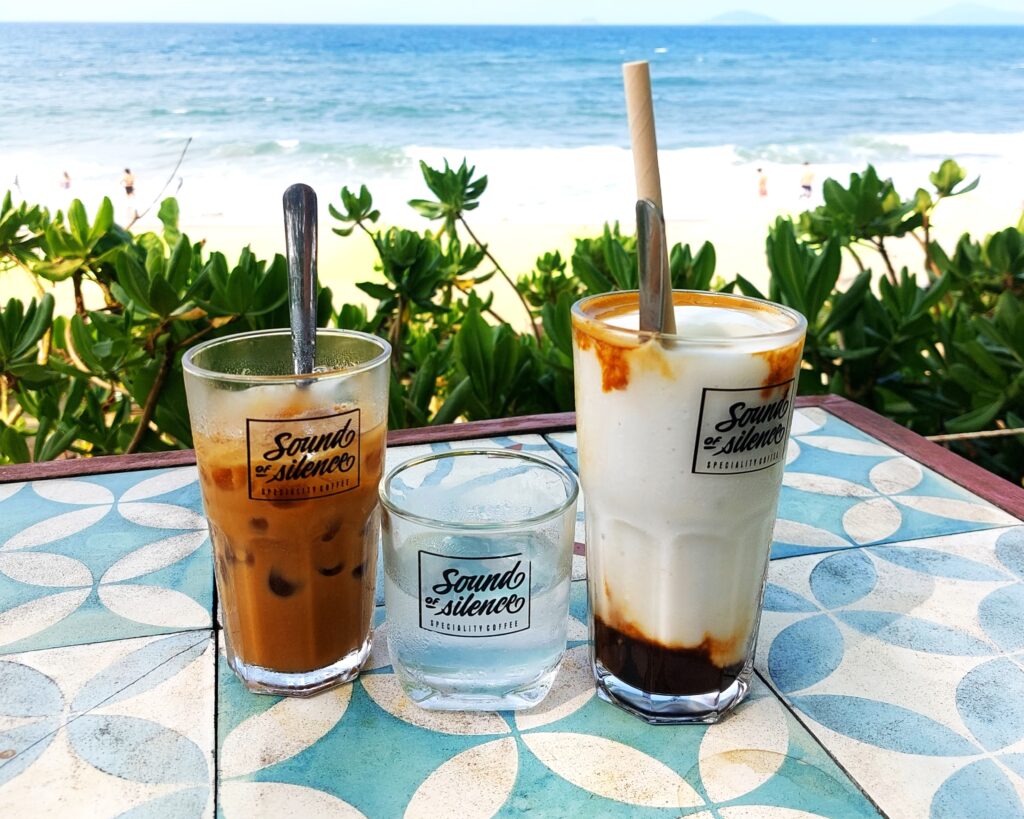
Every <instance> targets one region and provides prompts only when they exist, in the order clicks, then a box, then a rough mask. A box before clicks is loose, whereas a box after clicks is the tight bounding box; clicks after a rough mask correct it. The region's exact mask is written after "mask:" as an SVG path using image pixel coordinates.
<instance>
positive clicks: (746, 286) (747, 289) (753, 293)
mask: <svg viewBox="0 0 1024 819" xmlns="http://www.w3.org/2000/svg"><path fill="white" fill-rule="evenodd" d="M736 286H737V287H738V288H739V291H740V293H742V294H743V295H744V296H750V297H751V298H754V299H764V298H765V295H764V293H762V292H761V291H760V290H758V289H757V286H756V285H754V283H753V282H750V281H748V280H747V279H745V278H744V277H743V276H741V275H740V274H739V273H737V274H736Z"/></svg>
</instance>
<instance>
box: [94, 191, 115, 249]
mask: <svg viewBox="0 0 1024 819" xmlns="http://www.w3.org/2000/svg"><path fill="white" fill-rule="evenodd" d="M113 225H114V205H113V203H111V201H110V197H109V196H104V197H103V202H101V203H100V207H99V210H97V211H96V221H95V222H93V223H92V230H90V231H89V236H88V244H89V246H90V247H92V246H94V245H95V244H96V242H98V241H99V240H100V239H101V238H103V236H105V235H106V233H107V231H108V230H110V228H111V227H113Z"/></svg>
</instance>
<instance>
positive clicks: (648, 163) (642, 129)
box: [622, 61, 665, 214]
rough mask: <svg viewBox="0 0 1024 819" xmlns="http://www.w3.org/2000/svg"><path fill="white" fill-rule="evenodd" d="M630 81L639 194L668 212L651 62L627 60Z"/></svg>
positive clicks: (624, 69) (624, 75)
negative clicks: (662, 193)
mask: <svg viewBox="0 0 1024 819" xmlns="http://www.w3.org/2000/svg"><path fill="white" fill-rule="evenodd" d="M622 78H623V80H624V81H625V84H626V112H627V114H628V116H629V136H630V140H631V141H632V143H633V168H634V170H635V171H636V198H637V199H650V200H651V201H652V202H654V204H656V205H657V206H658V209H659V210H661V212H662V214H664V212H665V208H664V205H663V204H662V201H661V172H660V171H659V170H658V140H657V138H656V137H655V131H654V104H653V103H652V102H651V71H650V67H649V65H648V63H647V62H645V61H644V62H636V63H623V65H622Z"/></svg>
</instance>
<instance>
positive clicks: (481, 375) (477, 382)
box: [455, 306, 494, 400]
mask: <svg viewBox="0 0 1024 819" xmlns="http://www.w3.org/2000/svg"><path fill="white" fill-rule="evenodd" d="M455 355H456V358H457V359H458V361H459V363H461V364H462V366H463V368H464V369H465V371H466V374H467V375H468V376H469V380H470V381H471V382H472V383H473V392H474V393H475V394H476V396H477V397H478V398H479V399H480V400H486V399H487V397H488V396H489V395H490V394H491V388H492V386H493V385H492V380H491V376H492V372H493V359H494V338H493V334H492V331H491V326H490V325H489V324H488V323H487V322H486V321H484V320H483V317H482V316H481V315H480V310H479V309H478V308H477V307H475V306H474V307H473V308H472V309H470V311H469V312H468V313H467V314H466V317H465V319H463V322H462V327H460V328H459V332H458V333H457V334H456V335H455Z"/></svg>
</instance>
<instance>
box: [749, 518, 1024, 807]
mask: <svg viewBox="0 0 1024 819" xmlns="http://www.w3.org/2000/svg"><path fill="white" fill-rule="evenodd" d="M768 581H769V585H768V590H767V593H766V598H765V612H764V616H763V619H762V621H761V630H760V636H759V643H758V653H757V661H756V663H757V668H758V670H759V671H760V672H761V673H762V674H763V675H765V676H766V677H767V678H768V679H769V680H770V681H771V684H772V685H773V686H774V687H775V688H776V689H777V690H778V692H779V693H780V694H781V695H782V696H784V697H785V698H786V700H788V702H789V703H790V704H791V705H792V707H793V708H794V709H796V710H797V711H798V712H799V713H800V715H801V718H802V719H803V720H804V722H805V724H807V725H808V726H809V727H810V729H811V731H812V732H813V733H814V734H815V736H816V737H818V739H819V740H820V741H821V742H822V744H823V745H824V747H825V748H826V749H827V750H828V751H829V753H831V754H832V755H833V756H834V757H835V758H836V759H837V760H838V761H839V763H840V764H841V765H842V766H843V767H844V769H845V770H846V771H848V772H849V773H850V775H851V776H852V777H853V778H854V779H855V780H856V781H857V782H858V783H859V784H860V785H861V786H862V787H863V788H864V789H865V790H866V791H867V792H868V793H870V794H871V796H872V798H873V799H874V800H875V802H876V804H878V805H879V807H880V808H881V809H882V810H883V811H884V812H886V813H887V814H888V815H889V816H892V817H935V819H939V818H940V817H973V816H978V817H1000V819H1003V817H1011V816H1012V817H1021V816H1024V526H1018V527H1013V528H1003V529H989V530H986V531H982V532H971V533H965V534H960V535H952V536H945V537H938V538H930V539H925V540H916V541H911V542H905V543H893V544H886V545H884V546H871V547H866V548H861V549H853V550H847V551H841V552H834V553H832V554H829V555H827V556H826V555H808V556H804V557H795V558H790V559H788V560H776V561H772V563H771V566H770V568H769V574H768Z"/></svg>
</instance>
